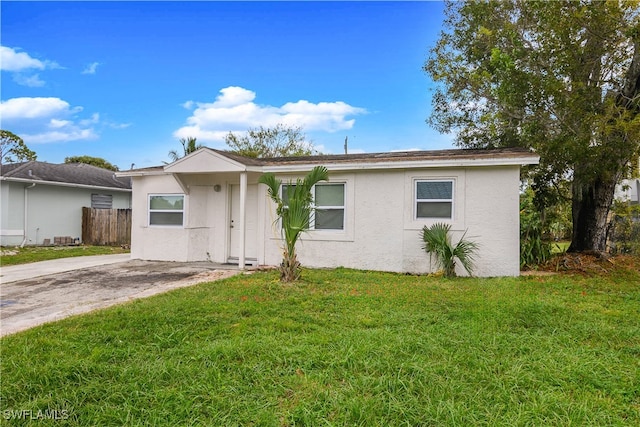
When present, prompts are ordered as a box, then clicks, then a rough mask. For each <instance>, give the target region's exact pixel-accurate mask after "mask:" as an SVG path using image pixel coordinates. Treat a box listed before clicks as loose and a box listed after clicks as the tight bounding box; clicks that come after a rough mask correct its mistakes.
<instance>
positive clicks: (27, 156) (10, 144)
mask: <svg viewBox="0 0 640 427" xmlns="http://www.w3.org/2000/svg"><path fill="white" fill-rule="evenodd" d="M37 157H38V156H37V155H36V153H35V151H32V150H30V149H29V147H27V145H26V144H25V143H24V141H23V140H22V138H20V137H19V136H18V135H16V134H14V133H13V132H9V131H8V130H0V164H2V163H16V162H25V161H29V160H36V159H37Z"/></svg>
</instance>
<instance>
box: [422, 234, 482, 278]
mask: <svg viewBox="0 0 640 427" xmlns="http://www.w3.org/2000/svg"><path fill="white" fill-rule="evenodd" d="M450 230H451V226H450V225H449V224H444V223H440V222H439V223H435V224H433V225H432V226H431V227H427V226H426V225H425V226H424V227H423V228H422V240H423V241H424V243H425V245H424V246H423V249H424V250H425V251H427V253H428V254H429V256H434V257H435V260H436V264H437V265H438V266H439V267H441V268H442V269H443V273H444V277H456V259H458V260H459V261H460V263H461V264H462V266H463V267H464V269H465V270H467V273H469V275H472V273H473V261H474V258H475V253H476V251H477V250H478V244H477V243H475V242H472V241H469V240H465V239H464V236H465V235H463V236H462V237H461V238H460V240H459V241H458V243H457V244H456V245H455V246H454V245H453V244H452V243H451V236H450V233H449V232H450ZM465 234H466V233H465Z"/></svg>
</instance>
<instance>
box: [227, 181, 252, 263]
mask: <svg viewBox="0 0 640 427" xmlns="http://www.w3.org/2000/svg"><path fill="white" fill-rule="evenodd" d="M245 210H246V231H245V243H244V244H245V255H244V256H245V259H246V262H247V263H255V262H256V261H257V259H258V258H257V256H258V186H257V185H255V184H254V185H247V204H246V205H245ZM229 227H230V229H231V232H230V233H229V235H230V242H229V258H230V260H237V259H238V258H239V257H240V186H239V185H232V186H231V219H230V224H229Z"/></svg>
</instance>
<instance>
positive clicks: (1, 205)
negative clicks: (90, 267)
mask: <svg viewBox="0 0 640 427" xmlns="http://www.w3.org/2000/svg"><path fill="white" fill-rule="evenodd" d="M83 207H93V208H102V209H112V208H113V209H128V208H130V207H131V180H130V179H129V178H118V177H116V176H115V174H114V172H112V171H110V170H106V169H102V168H98V167H95V166H91V165H87V164H83V163H64V164H53V163H45V162H37V161H28V162H23V163H9V164H3V165H1V166H0V218H1V224H0V241H1V242H0V244H1V245H2V246H17V245H41V244H43V243H44V242H45V239H48V240H49V241H50V242H51V243H54V238H55V237H57V236H60V237H63V236H64V237H71V238H73V239H74V240H75V239H80V237H81V236H82V208H83Z"/></svg>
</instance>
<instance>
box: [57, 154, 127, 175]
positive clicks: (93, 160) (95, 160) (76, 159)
mask: <svg viewBox="0 0 640 427" xmlns="http://www.w3.org/2000/svg"><path fill="white" fill-rule="evenodd" d="M64 162H65V163H85V164H87V165H92V166H96V167H99V168H102V169H107V170H110V171H114V172H117V171H119V170H120V169H118V166H115V165H113V164H111V163H109V162H108V161H106V160H105V159H103V158H101V157H92V156H71V157H65V159H64Z"/></svg>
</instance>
